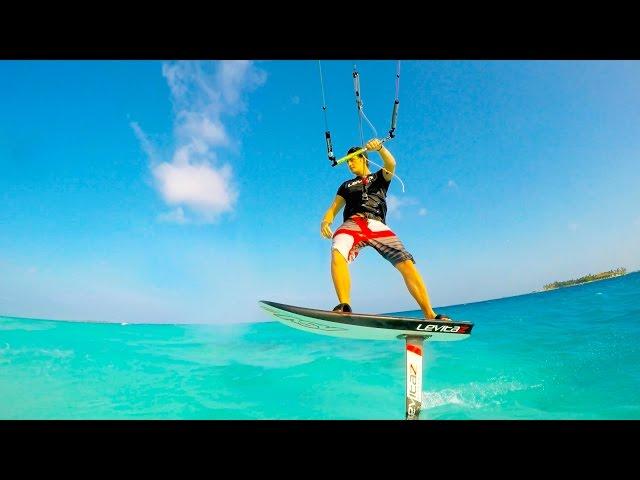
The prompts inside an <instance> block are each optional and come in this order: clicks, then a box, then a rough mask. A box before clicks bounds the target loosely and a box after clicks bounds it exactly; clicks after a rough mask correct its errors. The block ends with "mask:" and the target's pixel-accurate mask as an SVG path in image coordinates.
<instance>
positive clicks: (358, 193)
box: [338, 169, 391, 223]
mask: <svg viewBox="0 0 640 480" xmlns="http://www.w3.org/2000/svg"><path fill="white" fill-rule="evenodd" d="M390 183H391V181H387V180H385V178H384V176H383V175H382V169H380V170H378V171H377V172H376V173H370V174H369V175H367V181H366V182H365V185H363V181H362V177H355V178H352V179H350V180H347V181H346V182H344V183H343V184H342V185H340V188H338V195H340V196H341V197H342V198H344V199H345V201H346V202H347V204H346V205H345V207H344V214H343V220H346V219H347V218H349V217H351V216H352V215H355V214H356V213H362V214H364V215H365V216H366V217H367V218H372V219H374V220H379V221H381V222H382V223H385V217H386V216H387V200H386V198H387V190H388V189H389V184H390Z"/></svg>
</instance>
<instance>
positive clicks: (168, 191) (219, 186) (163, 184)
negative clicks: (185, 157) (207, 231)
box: [153, 162, 238, 220]
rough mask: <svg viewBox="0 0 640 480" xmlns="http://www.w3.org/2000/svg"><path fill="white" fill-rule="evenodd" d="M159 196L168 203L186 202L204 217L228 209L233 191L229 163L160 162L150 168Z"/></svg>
mask: <svg viewBox="0 0 640 480" xmlns="http://www.w3.org/2000/svg"><path fill="white" fill-rule="evenodd" d="M153 174H154V176H155V178H156V181H157V184H158V188H159V190H160V193H161V194H162V197H163V198H164V200H165V201H166V202H167V203H168V204H169V205H183V204H184V205H189V207H191V208H192V209H194V210H196V211H198V212H200V213H201V214H202V216H203V217H204V218H205V220H214V219H215V217H216V216H217V215H219V214H220V213H223V212H226V211H229V210H231V209H232V207H233V204H234V203H235V200H236V199H237V196H238V194H237V192H236V191H235V190H234V189H233V187H232V186H231V185H230V182H229V180H230V177H231V167H229V166H228V165H225V166H223V167H222V168H220V169H218V170H216V169H213V168H211V167H210V166H209V165H206V164H201V165H193V164H191V163H177V162H176V163H162V164H160V165H158V166H156V167H155V168H154V169H153Z"/></svg>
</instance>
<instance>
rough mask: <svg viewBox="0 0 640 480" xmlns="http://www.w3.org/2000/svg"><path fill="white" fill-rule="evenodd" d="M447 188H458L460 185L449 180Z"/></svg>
mask: <svg viewBox="0 0 640 480" xmlns="http://www.w3.org/2000/svg"><path fill="white" fill-rule="evenodd" d="M447 187H449V188H458V184H457V183H456V182H454V181H453V180H449V181H448V182H447Z"/></svg>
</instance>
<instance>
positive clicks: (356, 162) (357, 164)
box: [347, 155, 366, 176]
mask: <svg viewBox="0 0 640 480" xmlns="http://www.w3.org/2000/svg"><path fill="white" fill-rule="evenodd" d="M365 161H366V159H365V158H364V155H354V156H353V157H351V158H350V159H349V160H347V165H349V170H351V173H353V174H354V175H358V176H363V175H364V172H365Z"/></svg>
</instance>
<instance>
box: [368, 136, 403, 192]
mask: <svg viewBox="0 0 640 480" xmlns="http://www.w3.org/2000/svg"><path fill="white" fill-rule="evenodd" d="M366 147H367V150H369V151H372V150H375V151H376V152H378V153H379V154H380V156H381V157H382V165H383V166H384V169H383V170H382V176H383V177H384V179H385V180H386V181H387V182H390V181H391V178H393V172H395V171H396V159H395V158H393V155H391V152H390V151H389V150H387V148H386V147H385V146H384V144H383V143H382V142H381V141H380V140H378V139H377V138H374V139H371V140H369V141H368V142H367V145H366Z"/></svg>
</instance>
